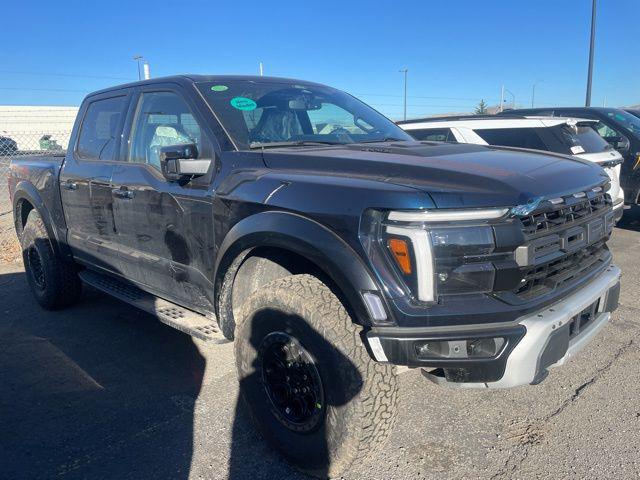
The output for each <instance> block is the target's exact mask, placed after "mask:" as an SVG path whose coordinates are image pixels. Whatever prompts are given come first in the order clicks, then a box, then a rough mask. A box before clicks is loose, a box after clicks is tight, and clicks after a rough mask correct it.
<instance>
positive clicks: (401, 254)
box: [389, 238, 411, 275]
mask: <svg viewBox="0 0 640 480" xmlns="http://www.w3.org/2000/svg"><path fill="white" fill-rule="evenodd" d="M389 249H390V250H391V253H392V254H393V258H394V259H395V260H396V263H397V264H398V266H399V267H400V270H402V273H404V274H405V275H410V274H411V257H410V256H409V246H408V245H407V242H406V241H405V240H400V239H399V238H390V239H389Z"/></svg>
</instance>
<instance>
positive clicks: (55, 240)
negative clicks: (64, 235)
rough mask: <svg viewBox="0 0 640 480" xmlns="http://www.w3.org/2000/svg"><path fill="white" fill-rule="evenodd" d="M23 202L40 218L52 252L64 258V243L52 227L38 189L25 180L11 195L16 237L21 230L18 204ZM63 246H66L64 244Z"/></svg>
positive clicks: (49, 216) (50, 216) (52, 223)
mask: <svg viewBox="0 0 640 480" xmlns="http://www.w3.org/2000/svg"><path fill="white" fill-rule="evenodd" d="M23 200H26V201H27V202H29V203H30V204H31V205H33V208H34V209H35V210H36V211H37V212H38V214H39V215H40V218H42V221H43V222H44V226H45V229H46V230H47V235H49V240H50V241H51V247H52V248H53V250H54V252H56V253H57V254H62V255H65V256H66V254H67V251H66V249H65V247H63V244H64V242H61V239H60V236H59V235H58V232H57V231H56V229H55V228H54V227H53V225H54V222H53V217H52V215H51V212H50V211H49V209H48V208H47V206H46V205H45V203H44V201H43V200H42V196H41V195H40V192H39V191H38V189H37V188H36V187H35V186H33V184H32V183H30V182H27V181H25V180H23V181H21V182H19V183H18V184H17V185H16V188H15V191H14V194H13V223H14V227H15V230H16V233H17V234H18V237H19V236H20V232H21V230H22V214H21V211H20V208H19V204H20V202H22V201H23ZM64 245H65V246H66V244H64Z"/></svg>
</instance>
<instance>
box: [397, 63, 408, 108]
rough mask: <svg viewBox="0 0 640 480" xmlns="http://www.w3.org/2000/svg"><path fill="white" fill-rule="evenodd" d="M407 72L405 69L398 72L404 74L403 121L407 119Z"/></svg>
mask: <svg viewBox="0 0 640 480" xmlns="http://www.w3.org/2000/svg"><path fill="white" fill-rule="evenodd" d="M408 71H409V70H408V69H406V68H403V69H402V70H399V72H400V73H404V120H406V119H407V72H408Z"/></svg>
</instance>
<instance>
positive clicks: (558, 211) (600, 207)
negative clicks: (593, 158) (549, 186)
mask: <svg viewBox="0 0 640 480" xmlns="http://www.w3.org/2000/svg"><path fill="white" fill-rule="evenodd" d="M520 221H521V222H522V231H523V233H524V235H525V239H526V242H525V244H524V245H522V246H521V247H518V249H517V250H516V253H515V258H516V262H517V263H518V265H519V266H520V271H521V273H522V280H521V282H520V285H518V287H517V288H515V289H514V290H513V291H512V293H513V294H515V296H516V297H517V298H518V299H519V300H520V301H530V300H534V299H536V298H537V297H540V296H543V295H547V294H549V293H552V292H553V291H554V290H557V289H562V288H565V287H570V286H571V285H573V284H576V283H578V282H579V281H580V280H581V279H583V278H585V277H587V276H589V275H590V274H592V273H594V272H596V271H599V270H600V269H602V268H605V267H606V266H607V265H608V264H609V262H610V260H611V253H610V252H609V250H608V248H607V246H606V240H607V239H608V238H609V236H610V235H611V231H612V229H613V221H614V220H613V212H612V202H611V198H610V197H609V195H608V194H606V193H605V188H603V187H600V188H597V189H593V190H589V191H588V192H577V193H575V194H572V195H567V196H564V197H559V198H557V199H553V200H551V201H545V202H544V203H543V204H541V205H540V206H539V207H538V208H537V209H536V210H535V211H533V212H531V213H530V214H528V215H525V216H521V217H520Z"/></svg>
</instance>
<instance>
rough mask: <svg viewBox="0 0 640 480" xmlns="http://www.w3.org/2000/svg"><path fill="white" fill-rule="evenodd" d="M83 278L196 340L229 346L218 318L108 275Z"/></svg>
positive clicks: (86, 272) (91, 274)
mask: <svg viewBox="0 0 640 480" xmlns="http://www.w3.org/2000/svg"><path fill="white" fill-rule="evenodd" d="M80 278H81V279H82V281H83V282H85V283H86V284H88V285H91V286H92V287H94V288H96V289H98V290H100V291H101V292H104V293H106V294H108V295H111V296H112V297H115V298H117V299H118V300H122V301H123V302H126V303H128V304H130V305H133V306H134V307H136V308H139V309H140V310H143V311H145V312H147V313H150V314H151V315H153V316H155V317H157V318H158V320H160V321H161V322H162V323H165V324H167V325H169V326H170V327H173V328H175V329H177V330H180V331H181V332H184V333H186V334H189V335H191V336H192V337H195V338H199V339H200V340H204V341H207V342H213V343H227V342H228V340H227V339H225V338H224V336H223V335H222V332H220V328H219V327H218V322H217V321H216V319H215V318H214V319H211V318H208V317H205V316H204V315H201V314H199V313H196V312H194V311H192V310H188V309H186V308H184V307H181V306H180V305H176V304H175V303H172V302H169V301H167V300H164V299H162V298H159V297H156V296H155V295H152V294H150V293H147V292H145V291H143V290H141V289H139V288H138V287H135V286H133V285H131V284H128V283H125V282H123V281H121V280H118V279H116V278H113V277H110V276H108V275H104V274H100V273H96V272H92V271H90V270H84V271H82V272H80Z"/></svg>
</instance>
